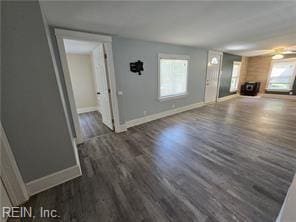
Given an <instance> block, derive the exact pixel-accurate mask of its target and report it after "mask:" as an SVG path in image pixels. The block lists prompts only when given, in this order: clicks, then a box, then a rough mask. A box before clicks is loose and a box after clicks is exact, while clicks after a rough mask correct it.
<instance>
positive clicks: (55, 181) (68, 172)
mask: <svg viewBox="0 0 296 222" xmlns="http://www.w3.org/2000/svg"><path fill="white" fill-rule="evenodd" d="M81 175H82V173H81V169H80V167H79V165H75V166H72V167H69V168H67V169H64V170H61V171H58V172H55V173H53V174H50V175H47V176H45V177H42V178H39V179H37V180H33V181H30V182H28V183H27V184H26V187H27V190H28V192H29V195H30V196H32V195H34V194H37V193H40V192H42V191H44V190H47V189H50V188H52V187H54V186H57V185H60V184H62V183H65V182H67V181H69V180H72V179H74V178H76V177H79V176H81Z"/></svg>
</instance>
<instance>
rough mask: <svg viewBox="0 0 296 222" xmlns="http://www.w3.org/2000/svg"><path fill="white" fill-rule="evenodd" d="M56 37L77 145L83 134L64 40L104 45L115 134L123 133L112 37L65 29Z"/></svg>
mask: <svg viewBox="0 0 296 222" xmlns="http://www.w3.org/2000/svg"><path fill="white" fill-rule="evenodd" d="M55 35H56V38H57V43H58V48H59V53H60V59H61V63H62V68H63V73H64V78H65V83H66V88H67V92H68V98H69V103H70V108H71V113H72V117H73V122H74V128H75V131H76V143H78V144H79V143H82V142H83V138H82V134H81V129H80V124H79V119H78V113H77V110H76V105H75V100H74V93H73V88H72V83H71V79H70V72H69V68H68V64H67V58H66V51H65V45H64V39H72V40H80V41H95V42H98V43H102V44H103V47H104V49H105V53H106V55H107V67H106V68H107V75H108V78H109V87H110V89H111V92H110V97H111V110H112V116H113V119H114V128H115V132H121V131H122V129H121V127H120V122H119V110H118V99H117V94H116V80H115V72H114V63H113V53H112V37H111V36H106V35H98V34H91V33H87V32H79V31H70V30H65V29H55Z"/></svg>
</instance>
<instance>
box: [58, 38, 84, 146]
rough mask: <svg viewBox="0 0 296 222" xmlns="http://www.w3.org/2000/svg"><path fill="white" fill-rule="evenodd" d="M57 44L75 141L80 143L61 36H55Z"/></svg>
mask: <svg viewBox="0 0 296 222" xmlns="http://www.w3.org/2000/svg"><path fill="white" fill-rule="evenodd" d="M57 44H58V49H59V53H60V60H61V64H62V68H63V74H64V79H65V84H66V89H67V94H68V98H69V103H70V109H71V114H72V118H73V124H74V128H75V133H76V142H77V144H80V143H82V142H83V137H82V133H81V129H80V123H79V119H78V115H77V111H76V107H77V106H76V103H75V99H74V92H73V88H72V82H71V78H70V71H69V67H68V63H67V56H66V50H65V46H64V40H63V38H62V37H57Z"/></svg>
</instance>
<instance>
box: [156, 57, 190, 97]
mask: <svg viewBox="0 0 296 222" xmlns="http://www.w3.org/2000/svg"><path fill="white" fill-rule="evenodd" d="M160 59H176V60H187V61H188V63H187V75H186V91H185V93H180V94H176V95H171V96H160ZM189 63H190V56H188V55H177V54H165V53H159V54H158V100H159V101H167V100H171V99H177V98H182V97H186V96H187V95H188V76H189Z"/></svg>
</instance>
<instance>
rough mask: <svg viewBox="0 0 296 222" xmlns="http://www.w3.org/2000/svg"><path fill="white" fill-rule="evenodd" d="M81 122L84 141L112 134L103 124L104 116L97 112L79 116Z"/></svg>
mask: <svg viewBox="0 0 296 222" xmlns="http://www.w3.org/2000/svg"><path fill="white" fill-rule="evenodd" d="M79 122H80V126H81V130H82V136H83V138H84V139H89V138H93V137H96V136H101V135H103V134H107V133H111V132H112V131H111V130H110V129H109V128H108V127H107V126H105V125H104V124H103V122H102V116H101V114H100V113H99V112H97V111H94V112H88V113H82V114H79Z"/></svg>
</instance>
